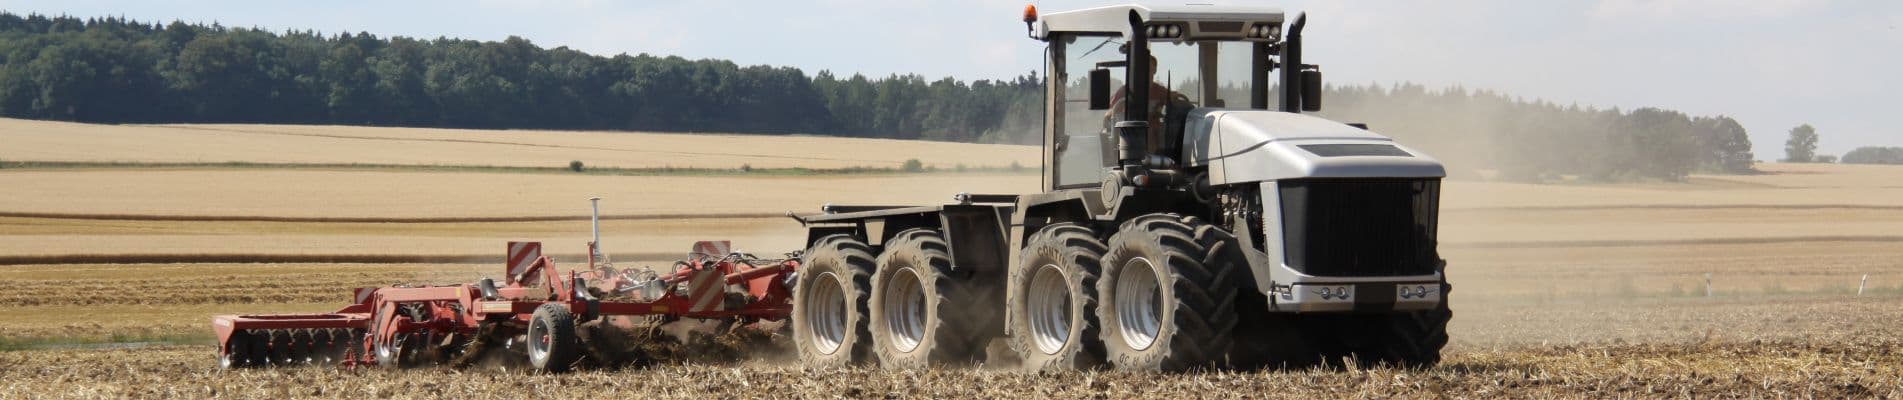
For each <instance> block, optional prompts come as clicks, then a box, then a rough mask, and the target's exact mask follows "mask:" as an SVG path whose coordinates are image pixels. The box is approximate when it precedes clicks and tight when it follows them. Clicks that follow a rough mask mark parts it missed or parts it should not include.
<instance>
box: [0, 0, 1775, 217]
mask: <svg viewBox="0 0 1903 400" xmlns="http://www.w3.org/2000/svg"><path fill="white" fill-rule="evenodd" d="M1043 84H1044V82H1043V78H1042V77H1041V76H1040V75H1039V74H1038V73H1037V72H1036V71H1031V72H1028V73H1026V74H1024V75H1021V76H1017V77H1012V78H1008V79H999V80H982V79H981V80H973V81H969V82H966V81H961V80H957V79H953V78H942V79H936V80H931V79H927V78H925V77H922V76H919V75H914V74H903V75H897V74H895V75H888V76H884V77H870V78H869V77H866V76H864V75H860V74H853V75H851V76H838V75H835V74H833V73H832V72H830V71H818V72H816V73H813V74H811V75H809V74H807V73H806V72H805V71H802V70H800V69H798V68H793V67H785V66H767V65H754V66H741V65H736V64H735V63H733V62H730V61H725V60H718V59H701V60H689V59H683V58H680V57H674V56H660V55H648V54H639V55H627V54H619V55H614V56H602V55H594V54H589V53H585V52H581V51H576V50H573V49H569V48H567V47H554V48H543V47H540V46H537V45H535V44H534V43H532V42H530V41H528V40H526V39H522V38H519V37H509V38H508V39H506V40H503V41H499V42H493V41H492V42H484V41H475V40H463V39H454V38H436V39H417V38H409V37H401V36H396V37H388V38H383V37H378V36H376V35H372V34H368V33H355V34H352V33H337V34H324V33H320V32H316V31H287V32H282V33H278V32H272V31H268V30H262V29H255V28H234V27H226V26H223V25H220V24H216V23H214V24H211V25H200V24H186V23H182V22H177V21H174V22H171V23H167V24H158V23H144V22H139V21H133V20H127V19H123V18H76V17H64V16H62V17H48V16H41V15H25V16H22V15H17V14H11V13H4V12H0V116H5V117H11V118H27V119H41V120H58V121H76V122H89V123H274V124H339V125H371V126H417V127H452V128H482V129H555V130H625V131H664V132H722V133H750V134H825V135H839V136H853V137H874V138H894V139H923V140H939V141H958V142H986V143H1016V144H1036V142H1037V137H1038V136H1039V133H1038V132H1039V130H1040V129H1041V126H1042V116H1041V115H1042V114H1041V113H1042V108H1041V107H1042V105H1041V100H1040V99H1041V88H1042V87H1043ZM1324 98H1325V104H1326V107H1325V109H1324V111H1323V112H1322V113H1321V114H1322V115H1324V116H1328V117H1331V118H1336V119H1340V120H1343V121H1348V122H1363V123H1368V124H1369V125H1370V126H1371V127H1372V128H1373V129H1374V130H1376V131H1378V132H1381V133H1384V134H1388V135H1390V136H1394V137H1396V138H1397V139H1399V140H1401V141H1403V142H1404V143H1408V144H1409V145H1411V146H1413V147H1416V148H1420V149H1422V150H1425V151H1427V152H1428V153H1430V154H1434V155H1435V156H1437V157H1438V158H1439V159H1441V160H1442V161H1445V162H1447V163H1448V164H1449V165H1450V166H1451V167H1453V169H1455V170H1456V171H1450V172H1451V173H1454V174H1457V175H1458V174H1482V173H1483V171H1491V172H1484V173H1485V174H1487V175H1488V176H1492V177H1496V178H1500V179H1509V180H1516V181H1553V180H1562V179H1585V180H1601V181H1631V180H1662V181H1678V180H1683V179H1685V178H1686V176H1687V175H1688V174H1691V173H1694V172H1706V173H1749V172H1751V171H1752V163H1753V162H1754V161H1755V158H1754V155H1753V153H1752V147H1751V142H1750V140H1749V138H1747V137H1746V134H1745V130H1744V128H1743V127H1742V126H1741V125H1739V124H1738V122H1737V121H1735V120H1732V119H1731V118H1729V117H1725V116H1690V115H1686V114H1684V113H1680V112H1677V111H1672V110H1666V109H1658V108H1640V109H1634V110H1630V111H1622V110H1619V109H1601V108H1595V107H1590V106H1581V105H1570V104H1567V105H1562V104H1558V103H1553V102H1548V101H1544V100H1527V99H1522V98H1519V97H1514V96H1511V95H1508V94H1504V93H1499V92H1495V91H1488V90H1469V89H1464V88H1440V89H1434V88H1427V87H1424V86H1421V85H1416V84H1407V83H1401V84H1392V85H1381V84H1367V85H1339V84H1335V85H1330V86H1329V87H1328V89H1327V92H1326V93H1325V94H1324Z"/></svg>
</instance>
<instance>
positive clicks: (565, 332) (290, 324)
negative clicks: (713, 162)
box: [212, 241, 799, 371]
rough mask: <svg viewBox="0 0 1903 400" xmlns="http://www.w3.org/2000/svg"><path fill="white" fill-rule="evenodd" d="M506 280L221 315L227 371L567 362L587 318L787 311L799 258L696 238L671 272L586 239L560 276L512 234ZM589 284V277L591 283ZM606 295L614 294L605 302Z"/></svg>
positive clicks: (216, 325) (375, 292)
mask: <svg viewBox="0 0 1903 400" xmlns="http://www.w3.org/2000/svg"><path fill="white" fill-rule="evenodd" d="M508 248H509V256H508V258H507V264H506V265H505V266H504V267H505V269H504V271H503V272H504V274H505V277H504V284H503V285H500V286H498V285H496V283H495V281H494V280H492V279H483V280H481V281H479V282H476V283H474V284H464V285H453V286H420V287H404V286H398V287H387V288H364V289H356V290H355V293H354V295H355V297H354V299H355V302H354V303H352V304H350V305H349V306H345V307H344V308H342V309H339V310H337V311H336V312H332V313H327V314H275V315H220V316H216V317H213V318H212V330H213V331H214V333H215V334H216V335H217V336H218V343H219V355H220V358H219V363H220V365H221V366H223V367H225V368H234V367H258V366H270V365H291V364H320V363H336V364H342V365H353V366H354V365H380V366H385V367H402V366H410V365H419V364H425V363H450V364H453V365H466V364H467V363H469V362H472V361H474V360H475V359H476V358H477V357H480V356H481V355H482V354H483V353H484V352H485V351H487V350H489V349H491V348H494V347H511V346H514V345H516V344H517V343H521V344H522V345H523V346H524V347H525V349H524V350H526V351H525V353H526V354H527V355H528V358H529V361H530V363H531V365H533V366H535V367H536V368H537V369H541V370H545V371H564V370H567V369H568V368H570V367H571V366H573V364H574V363H575V362H576V361H577V360H578V359H579V358H580V356H581V354H582V351H581V347H582V346H588V345H591V344H590V343H584V342H583V340H582V339H581V338H580V337H579V335H577V334H576V331H577V329H576V327H577V326H578V325H580V324H582V323H587V322H591V321H596V320H601V319H603V318H604V317H610V316H659V317H664V318H668V319H677V318H699V319H732V320H734V321H735V322H743V323H751V322H758V321H763V320H781V319H785V318H787V316H788V315H789V314H790V313H791V312H792V295H791V292H790V291H789V288H788V285H789V284H790V282H791V280H790V279H788V278H789V277H790V276H792V274H793V273H794V272H795V271H796V270H797V269H798V268H799V260H798V257H797V256H796V255H789V257H788V258H784V259H761V258H757V257H754V256H752V255H749V254H743V253H733V252H730V251H729V250H728V243H727V242H725V241H707V242H699V243H696V244H695V245H694V250H693V251H692V252H691V253H690V254H689V255H688V258H687V260H686V261H679V262H676V263H675V264H674V268H673V270H671V271H668V272H667V273H666V274H665V275H661V274H659V273H655V272H652V271H645V270H643V271H634V270H624V271H615V270H614V269H613V267H611V266H609V265H608V264H607V263H606V262H605V261H602V260H596V259H595V255H597V254H600V253H599V252H598V251H597V249H596V248H595V245H594V244H593V243H590V244H589V254H590V257H589V258H590V259H589V266H590V269H589V270H587V271H579V272H577V271H570V272H569V273H568V274H566V275H563V274H561V273H559V272H558V271H556V270H555V268H554V263H553V262H552V261H550V260H549V259H548V257H545V256H542V244H541V243H539V242H510V243H509V247H508ZM591 282H592V283H591ZM603 298H609V299H613V300H604V299H603Z"/></svg>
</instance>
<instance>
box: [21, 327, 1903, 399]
mask: <svg viewBox="0 0 1903 400" xmlns="http://www.w3.org/2000/svg"><path fill="white" fill-rule="evenodd" d="M212 358H213V357H212V355H211V354H210V353H208V352H207V351H206V349H205V348H203V347H195V346H191V347H158V348H139V349H115V350H103V351H101V350H52V351H35V352H13V353H0V363H5V364H6V365H10V366H11V367H9V368H5V369H0V393H8V394H16V395H26V394H31V396H35V397H39V396H56V397H82V398H98V397H168V398H171V397H213V396H220V397H237V398H387V397H395V398H443V397H479V398H487V397H511V396H519V395H521V394H525V393H535V394H537V395H538V396H542V397H553V398H581V397H589V398H603V397H605V398H614V397H624V396H640V397H663V398H688V397H695V398H709V397H716V398H757V397H775V398H789V397H790V398H841V397H843V398H1031V397H1038V398H1234V397H1258V396H1269V397H1297V398H1342V397H1349V398H1398V397H1418V396H1432V397H1437V398H1438V397H1456V398H1468V397H1473V398H1486V397H1499V396H1512V397H1529V398H1555V397H1563V398H1605V397H1717V398H1763V397H1805V398H1859V397H1891V396H1897V395H1899V394H1903V377H1900V376H1903V370H1900V369H1899V366H1903V343H1899V342H1898V341H1897V340H1896V338H1894V337H1865V338H1859V340H1858V341H1856V342H1854V343H1849V342H1845V343H1813V342H1809V341H1748V342H1705V343H1688V344H1623V345H1566V346H1550V347H1541V348H1522V349H1515V350H1486V351H1470V352H1459V353H1453V354H1450V355H1449V356H1448V357H1447V359H1446V360H1445V361H1444V362H1443V364H1442V365H1441V366H1440V367H1437V368H1433V369H1428V370H1396V369H1386V368H1377V369H1372V370H1358V371H1330V370H1309V371H1292V372H1209V373H1192V374H1180V375H1155V374H1142V373H1116V372H1081V373H1060V374H1024V373H1018V372H1010V371H1000V370H993V369H933V370H926V371H898V372H892V371H878V370H867V369H837V370H811V369H803V368H798V367H787V366H779V365H762V364H759V363H741V364H718V363H715V364H709V363H696V364H684V365H671V364H670V365H659V366H654V367H650V368H648V369H646V370H643V371H639V372H627V371H617V370H589V371H581V372H577V373H572V374H567V375H534V374H526V373H523V371H516V370H505V369H498V368H493V367H491V368H482V367H478V368H475V369H472V370H467V371H452V370H447V369H418V370H404V371H386V370H377V369H368V370H345V369H336V368H311V367H293V368H277V369H258V370H236V371H219V370H216V369H215V368H213V367H211V366H210V365H211V363H212ZM820 377H823V378H820Z"/></svg>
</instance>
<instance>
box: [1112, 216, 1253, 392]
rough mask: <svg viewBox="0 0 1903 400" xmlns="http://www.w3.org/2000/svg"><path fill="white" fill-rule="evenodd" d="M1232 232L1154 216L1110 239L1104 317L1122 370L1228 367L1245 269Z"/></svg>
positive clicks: (1139, 219) (1188, 220)
mask: <svg viewBox="0 0 1903 400" xmlns="http://www.w3.org/2000/svg"><path fill="white" fill-rule="evenodd" d="M1228 237H1229V236H1228V234H1227V232H1223V231H1222V230H1221V229H1219V228H1216V227H1215V226H1211V225H1209V224H1205V223H1203V222H1202V221H1200V220H1198V219H1196V218H1193V217H1192V218H1182V217H1178V216H1175V215H1172V214H1150V215H1145V216H1141V217H1137V218H1135V219H1132V220H1130V221H1127V222H1124V223H1123V225H1122V226H1121V227H1119V229H1118V231H1117V234H1116V235H1115V236H1112V237H1111V238H1110V251H1109V253H1107V254H1105V255H1104V271H1103V277H1102V278H1101V279H1099V280H1098V281H1097V298H1098V299H1100V300H1101V301H1102V302H1103V303H1104V306H1102V307H1099V308H1098V309H1097V315H1098V319H1099V320H1101V321H1103V324H1104V330H1103V341H1104V348H1105V353H1106V355H1107V356H1108V358H1109V360H1110V362H1111V364H1113V365H1115V366H1116V367H1117V369H1121V370H1131V371H1182V370H1188V369H1191V368H1197V367H1221V366H1226V365H1227V364H1228V362H1227V359H1226V358H1227V352H1228V351H1229V350H1230V344H1231V343H1232V341H1233V340H1234V339H1233V337H1232V334H1233V333H1234V330H1235V327H1236V322H1237V319H1236V310H1235V300H1236V292H1237V288H1238V286H1239V285H1240V283H1241V282H1240V281H1241V273H1240V272H1241V270H1242V269H1243V268H1244V267H1243V265H1244V264H1245V263H1244V262H1242V260H1241V259H1240V253H1238V252H1237V249H1236V248H1235V247H1234V242H1233V241H1232V240H1219V239H1224V238H1228Z"/></svg>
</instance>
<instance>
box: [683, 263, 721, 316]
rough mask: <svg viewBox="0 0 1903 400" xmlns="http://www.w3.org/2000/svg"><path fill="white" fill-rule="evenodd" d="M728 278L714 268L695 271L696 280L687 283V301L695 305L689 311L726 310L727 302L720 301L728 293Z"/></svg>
mask: <svg viewBox="0 0 1903 400" xmlns="http://www.w3.org/2000/svg"><path fill="white" fill-rule="evenodd" d="M726 278H727V277H726V276H722V275H721V274H720V271H719V270H717V269H714V268H702V269H700V270H698V271H694V278H693V279H689V280H688V281H687V288H688V290H687V292H688V293H689V295H688V299H687V300H688V301H689V302H691V303H692V304H693V306H691V307H690V308H689V309H688V311H697V312H698V311H720V310H721V309H723V308H725V307H726V305H727V302H724V301H720V300H721V298H722V297H724V296H725V295H726V293H727V290H726V283H727V279H726Z"/></svg>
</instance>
